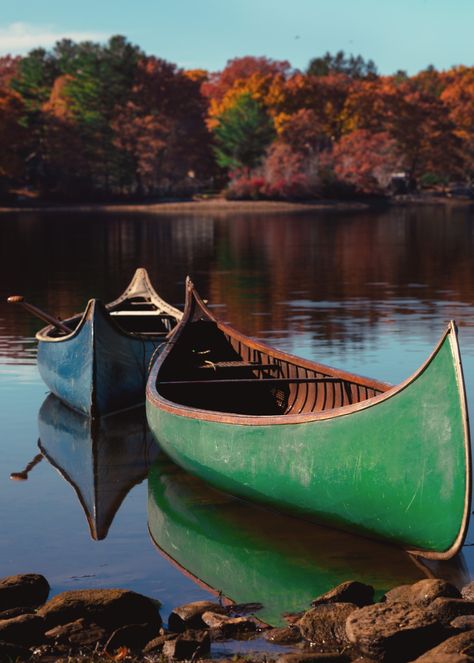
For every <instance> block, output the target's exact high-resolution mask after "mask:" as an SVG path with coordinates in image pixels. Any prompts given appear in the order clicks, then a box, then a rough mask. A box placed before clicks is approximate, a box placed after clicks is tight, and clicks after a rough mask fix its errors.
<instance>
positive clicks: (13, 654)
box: [0, 642, 31, 661]
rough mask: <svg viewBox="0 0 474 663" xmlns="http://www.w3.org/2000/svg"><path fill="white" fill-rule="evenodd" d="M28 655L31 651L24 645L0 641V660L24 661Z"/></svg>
mask: <svg viewBox="0 0 474 663" xmlns="http://www.w3.org/2000/svg"><path fill="white" fill-rule="evenodd" d="M30 656H31V652H30V650H29V649H26V647H20V646H19V645H14V644H12V643H11V642H0V661H26V659H28V658H30Z"/></svg>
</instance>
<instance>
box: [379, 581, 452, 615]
mask: <svg viewBox="0 0 474 663" xmlns="http://www.w3.org/2000/svg"><path fill="white" fill-rule="evenodd" d="M440 596H442V597H445V598H455V599H456V598H460V597H461V595H460V593H459V591H458V589H456V587H455V586H454V585H451V583H449V582H446V580H438V579H436V578H426V579H425V580H420V581H419V582H415V583H414V584H413V585H400V586H399V587H394V588H393V589H391V590H390V591H388V592H387V593H386V594H385V597H384V600H385V601H396V602H398V603H409V604H411V605H415V606H417V607H419V608H422V607H426V606H428V605H429V604H430V603H432V602H433V601H434V600H435V599H437V598H439V597H440Z"/></svg>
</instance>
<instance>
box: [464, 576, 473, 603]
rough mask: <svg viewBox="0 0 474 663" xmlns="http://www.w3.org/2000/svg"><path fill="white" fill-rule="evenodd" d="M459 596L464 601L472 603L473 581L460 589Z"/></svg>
mask: <svg viewBox="0 0 474 663" xmlns="http://www.w3.org/2000/svg"><path fill="white" fill-rule="evenodd" d="M461 596H462V598H463V599H466V601H474V580H473V581H472V582H470V583H469V584H468V585H465V586H464V587H463V588H462V589H461Z"/></svg>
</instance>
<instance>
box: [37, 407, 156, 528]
mask: <svg viewBox="0 0 474 663" xmlns="http://www.w3.org/2000/svg"><path fill="white" fill-rule="evenodd" d="M38 427H39V434H40V439H39V441H38V446H39V448H40V451H41V452H42V454H43V456H44V457H45V458H46V459H47V460H48V461H49V462H50V463H51V465H53V466H54V467H55V468H56V469H57V470H58V472H59V473H60V474H61V476H62V477H63V478H64V479H65V480H66V481H67V482H68V483H70V484H71V486H72V487H73V488H74V490H75V492H76V495H77V497H78V499H79V502H80V503H81V505H82V508H83V509H84V513H85V515H86V518H87V522H88V524H89V528H90V533H91V537H92V538H93V539H96V540H101V539H105V537H106V536H107V533H108V531H109V528H110V525H111V524H112V521H113V519H114V517H115V514H116V513H117V511H118V510H119V508H120V505H121V504H122V502H123V500H124V499H125V497H126V495H127V494H128V493H129V491H130V490H131V489H132V488H133V486H135V485H137V484H138V483H141V482H142V481H143V480H144V479H145V478H146V476H147V473H148V468H149V466H150V465H151V463H152V462H153V460H154V459H155V458H156V456H157V455H158V453H159V449H158V448H157V445H156V443H155V442H153V439H152V437H151V434H150V431H149V429H148V426H147V423H146V417H145V408H144V407H138V408H134V409H133V410H129V411H127V412H122V413H119V414H116V415H111V416H109V417H104V418H101V419H99V420H92V419H90V418H88V417H86V416H85V415H82V414H79V413H78V412H75V411H74V410H71V409H70V408H69V407H67V406H65V405H64V404H63V403H62V402H61V401H60V400H59V399H58V398H56V396H53V395H52V394H51V395H49V396H48V397H47V398H46V400H45V401H44V403H43V405H42V406H41V408H40V411H39V415H38Z"/></svg>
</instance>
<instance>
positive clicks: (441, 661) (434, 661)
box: [417, 654, 474, 663]
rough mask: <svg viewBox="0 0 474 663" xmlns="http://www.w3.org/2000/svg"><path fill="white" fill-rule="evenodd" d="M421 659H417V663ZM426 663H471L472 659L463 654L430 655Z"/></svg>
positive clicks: (473, 659)
mask: <svg viewBox="0 0 474 663" xmlns="http://www.w3.org/2000/svg"><path fill="white" fill-rule="evenodd" d="M419 660H421V659H417V661H419ZM424 660H425V662H426V663H472V662H473V661H474V658H473V657H472V656H466V655H465V654H432V655H431V656H430V657H429V659H424Z"/></svg>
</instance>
